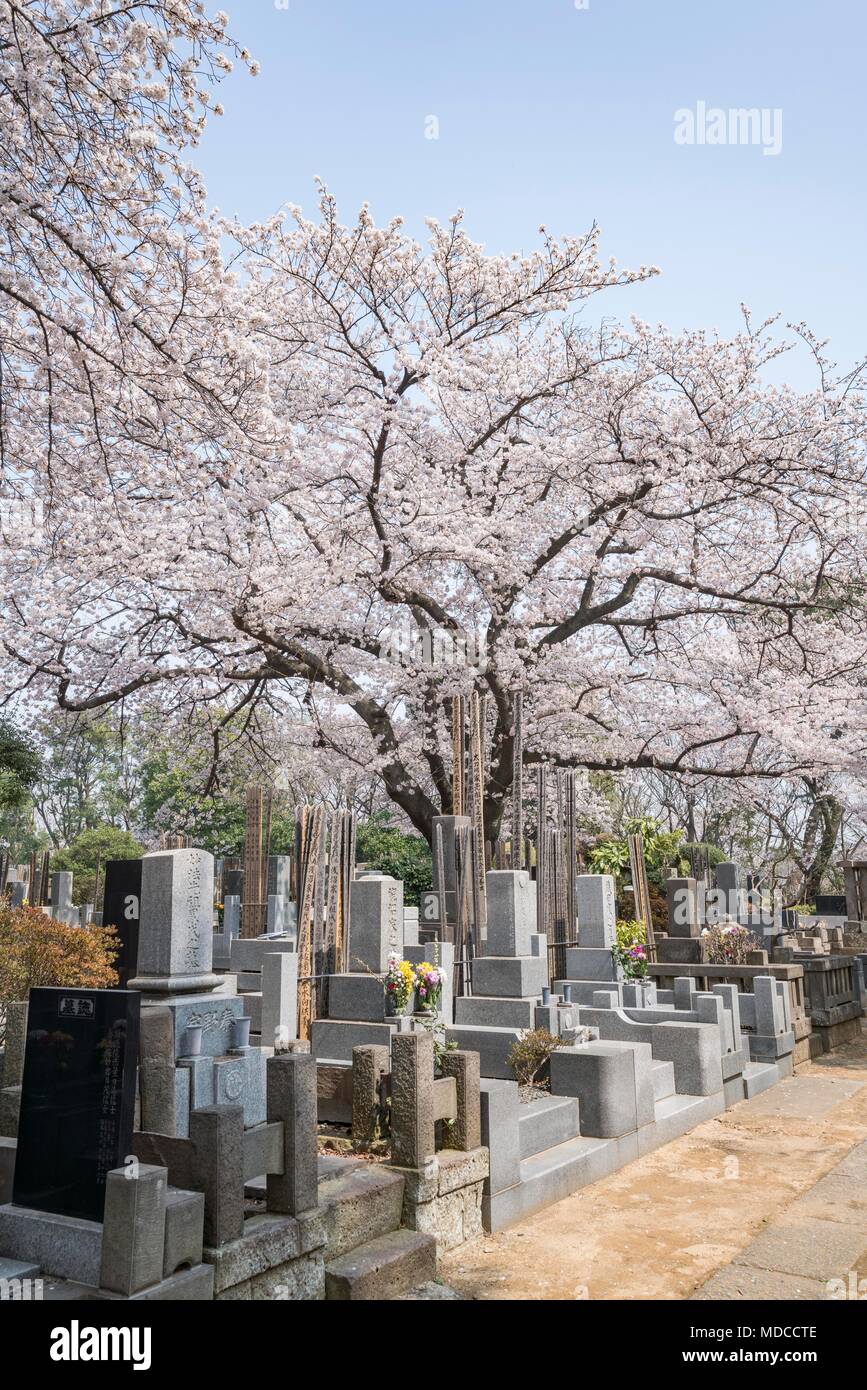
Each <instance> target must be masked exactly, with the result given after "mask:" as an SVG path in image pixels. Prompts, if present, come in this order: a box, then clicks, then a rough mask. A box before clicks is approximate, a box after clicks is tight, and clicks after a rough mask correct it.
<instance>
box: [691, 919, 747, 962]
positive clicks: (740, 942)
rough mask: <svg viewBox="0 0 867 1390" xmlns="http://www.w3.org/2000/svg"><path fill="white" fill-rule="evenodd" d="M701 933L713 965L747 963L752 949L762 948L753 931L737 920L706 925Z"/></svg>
mask: <svg viewBox="0 0 867 1390" xmlns="http://www.w3.org/2000/svg"><path fill="white" fill-rule="evenodd" d="M701 935H702V940H703V941H704V943H705V945H706V946H707V958H708V962H709V963H710V964H711V965H746V963H747V956H748V955H749V953H750V951H758V950H759V949H760V948H759V942H758V941H757V940H756V938H755V937H754V936H753V934H752V932H750V931H748V930H747V928H746V927H741V926H739V925H738V923H737V922H727V923H720V925H719V926H716V927H705V929H704V931H703V932H702V934H701Z"/></svg>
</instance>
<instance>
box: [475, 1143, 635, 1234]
mask: <svg viewBox="0 0 867 1390" xmlns="http://www.w3.org/2000/svg"><path fill="white" fill-rule="evenodd" d="M617 1154H618V1141H617V1140H614V1139H581V1138H576V1139H567V1140H566V1142H565V1143H563V1144H557V1145H556V1146H555V1147H554V1148H552V1149H544V1150H543V1151H542V1152H541V1153H538V1154H532V1155H531V1156H530V1157H529V1158H524V1159H522V1160H521V1165H520V1170H519V1171H520V1175H521V1179H520V1182H518V1183H516V1184H515V1185H514V1187H508V1188H506V1189H505V1190H504V1191H502V1192H497V1193H494V1194H493V1195H492V1196H490V1197H483V1198H482V1218H483V1221H484V1225H485V1230H486V1231H501V1230H502V1229H503V1227H504V1226H509V1225H511V1224H512V1222H513V1221H520V1220H521V1219H522V1218H523V1217H525V1216H529V1215H531V1214H532V1213H533V1212H535V1211H541V1210H542V1209H543V1207H548V1206H550V1205H551V1203H552V1202H560V1201H562V1199H563V1198H564V1197H568V1196H569V1195H570V1194H571V1193H572V1192H577V1191H578V1189H579V1187H585V1186H586V1185H587V1183H590V1182H597V1181H598V1180H599V1179H600V1178H605V1177H607V1176H608V1175H609V1173H613V1172H614V1170H615V1168H617V1167H619V1166H620V1163H618V1161H617Z"/></svg>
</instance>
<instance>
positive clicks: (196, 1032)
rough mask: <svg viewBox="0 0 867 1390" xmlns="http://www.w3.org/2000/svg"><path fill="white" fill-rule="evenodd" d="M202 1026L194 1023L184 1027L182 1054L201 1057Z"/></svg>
mask: <svg viewBox="0 0 867 1390" xmlns="http://www.w3.org/2000/svg"><path fill="white" fill-rule="evenodd" d="M202 1031H203V1030H202V1028H201V1025H200V1024H196V1025H194V1026H193V1027H191V1028H185V1029H184V1056H185V1057H201V1055H202Z"/></svg>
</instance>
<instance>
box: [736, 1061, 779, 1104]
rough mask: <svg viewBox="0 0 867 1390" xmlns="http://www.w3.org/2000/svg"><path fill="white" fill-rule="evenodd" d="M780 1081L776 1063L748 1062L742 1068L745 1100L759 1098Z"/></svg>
mask: <svg viewBox="0 0 867 1390" xmlns="http://www.w3.org/2000/svg"><path fill="white" fill-rule="evenodd" d="M779 1080H780V1073H779V1071H778V1070H777V1064H776V1062H748V1063H747V1065H746V1066H745V1067H744V1093H745V1096H746V1099H747V1100H752V1098H753V1096H760V1095H761V1093H762V1091H767V1090H769V1089H770V1087H771V1086H776V1084H777V1082H778V1081H779Z"/></svg>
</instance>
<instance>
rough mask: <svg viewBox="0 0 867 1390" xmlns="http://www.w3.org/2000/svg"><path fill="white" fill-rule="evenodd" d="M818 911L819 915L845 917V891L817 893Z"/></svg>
mask: <svg viewBox="0 0 867 1390" xmlns="http://www.w3.org/2000/svg"><path fill="white" fill-rule="evenodd" d="M816 913H817V915H818V916H819V917H845V916H846V894H845V893H817V894H816Z"/></svg>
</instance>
